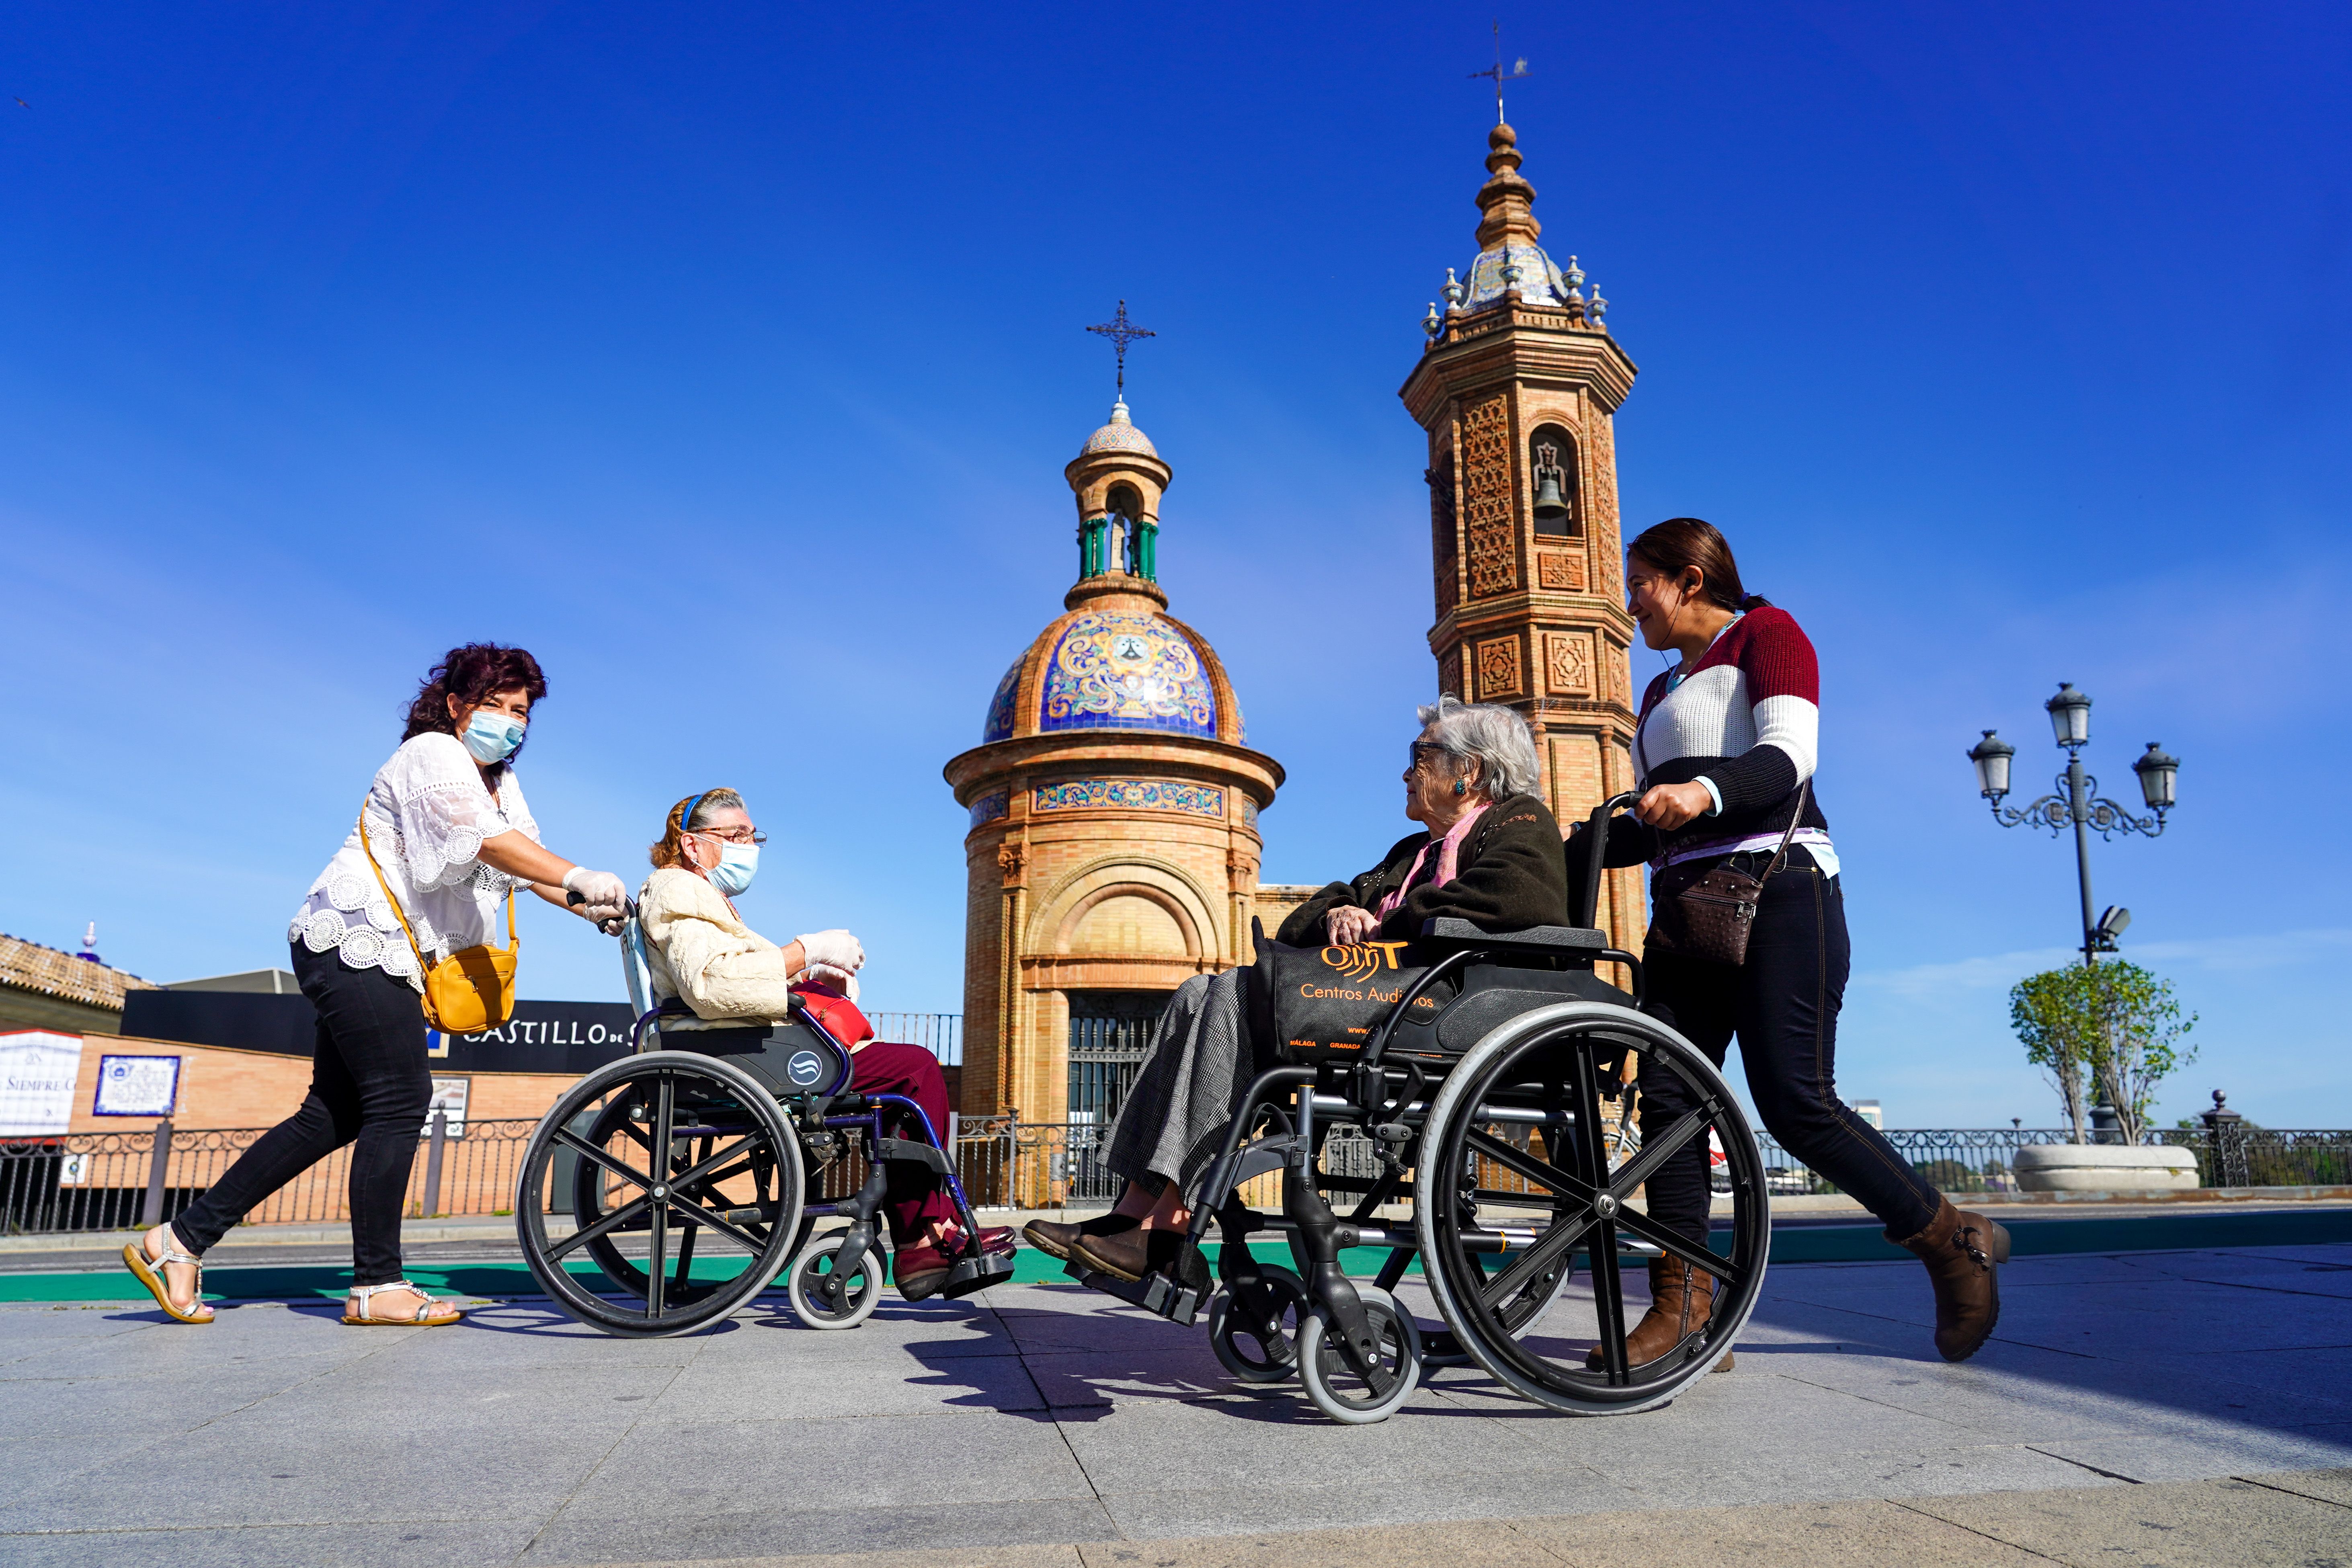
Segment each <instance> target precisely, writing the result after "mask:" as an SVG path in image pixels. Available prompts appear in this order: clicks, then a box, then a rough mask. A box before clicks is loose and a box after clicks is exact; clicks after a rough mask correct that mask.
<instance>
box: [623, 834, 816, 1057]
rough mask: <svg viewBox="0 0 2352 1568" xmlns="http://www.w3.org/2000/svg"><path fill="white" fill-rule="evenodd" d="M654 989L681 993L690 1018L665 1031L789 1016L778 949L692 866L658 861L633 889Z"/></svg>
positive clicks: (659, 993) (787, 980) (787, 983)
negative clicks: (665, 864)
mask: <svg viewBox="0 0 2352 1568" xmlns="http://www.w3.org/2000/svg"><path fill="white" fill-rule="evenodd" d="M637 920H638V921H639V922H640V923H641V924H642V925H643V927H644V928H645V933H646V964H647V965H648V966H649V967H650V968H651V969H652V970H653V975H654V995H655V996H656V998H658V999H666V998H668V997H671V996H683V997H685V998H686V1005H688V1006H689V1007H691V1008H693V1009H694V1014H695V1016H693V1017H692V1018H685V1019H679V1020H678V1021H677V1022H676V1023H667V1022H666V1023H664V1024H663V1026H662V1027H663V1028H664V1029H665V1030H669V1029H692V1028H697V1027H701V1028H719V1027H726V1026H741V1025H743V1024H746V1023H752V1022H761V1023H769V1024H780V1023H782V1022H783V1021H784V1020H785V1019H786V1018H788V1017H790V1016H791V1010H792V993H791V985H792V981H793V976H792V975H791V974H790V973H786V971H785V969H784V952H783V949H782V948H780V947H778V946H777V945H776V944H775V943H774V942H770V941H769V940H768V939H767V938H766V937H763V936H761V934H760V933H759V932H758V931H753V930H752V929H751V927H750V926H747V925H745V924H744V923H743V922H742V921H741V920H740V919H739V918H738V917H737V916H736V913H735V911H734V910H732V909H731V908H730V907H729V905H728V902H727V900H726V899H725V897H724V896H722V895H721V894H720V893H719V889H716V888H714V887H712V886H711V885H710V884H709V883H708V882H706V881H704V880H703V879H701V878H699V877H698V876H696V875H695V874H694V873H693V872H691V871H681V870H677V869H676V868H670V867H664V868H662V869H660V870H657V871H656V872H655V873H654V874H653V875H652V876H650V877H647V878H646V885H645V886H644V887H642V888H640V889H637Z"/></svg>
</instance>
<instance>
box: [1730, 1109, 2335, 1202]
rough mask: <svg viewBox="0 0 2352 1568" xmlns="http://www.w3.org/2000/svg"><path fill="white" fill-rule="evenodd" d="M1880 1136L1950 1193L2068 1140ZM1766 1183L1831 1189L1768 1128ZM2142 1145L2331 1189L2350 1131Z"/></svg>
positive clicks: (2010, 1186) (2056, 1133) (1995, 1184)
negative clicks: (2020, 1155)
mask: <svg viewBox="0 0 2352 1568" xmlns="http://www.w3.org/2000/svg"><path fill="white" fill-rule="evenodd" d="M1886 1141H1887V1142H1890V1143H1892V1144H1894V1145H1895V1150H1896V1152H1899V1153H1901V1154H1902V1155H1903V1157H1904V1158H1905V1159H1906V1160H1908V1161H1910V1163H1911V1166H1912V1169H1914V1170H1916V1171H1917V1172H1918V1173H1920V1174H1921V1175H1923V1176H1925V1177H1927V1180H1928V1181H1930V1182H1932V1183H1934V1184H1935V1185H1936V1186H1937V1188H1938V1189H1940V1190H1941V1191H1944V1192H1948V1193H2006V1192H2015V1191H2017V1190H2018V1184H2017V1174H2016V1165H2017V1151H2018V1150H2020V1149H2024V1148H2032V1147H2036V1146H2042V1145H2048V1144H2061V1143H2072V1142H2074V1134H2073V1133H2072V1132H2070V1131H2067V1130H2066V1129H2064V1128H2063V1127H2023V1128H2011V1127H1970V1128H1907V1127H1904V1128H1893V1129H1890V1130H1889V1131H1887V1133H1886ZM1757 1142H1758V1143H1759V1144H1760V1145H1761V1146H1762V1148H1763V1152H1764V1169H1765V1180H1766V1182H1767V1183H1768V1184H1769V1186H1770V1189H1771V1191H1772V1192H1773V1193H1774V1194H1789V1195H1797V1194H1813V1193H1832V1192H1835V1191H1836V1190H1837V1189H1836V1188H1834V1187H1832V1185H1830V1184H1829V1183H1828V1182H1826V1181H1824V1180H1822V1177H1821V1175H1820V1174H1819V1173H1816V1172H1813V1171H1811V1170H1808V1169H1806V1167H1805V1166H1804V1165H1803V1164H1802V1163H1800V1162H1799V1161H1798V1160H1797V1159H1796V1158H1795V1157H1793V1156H1792V1155H1790V1153H1789V1152H1788V1151H1787V1150H1785V1149H1783V1148H1782V1147H1781V1146H1780V1142H1778V1141H1777V1140H1776V1139H1774V1138H1773V1137H1772V1136H1771V1135H1770V1134H1769V1133H1762V1132H1759V1133H1758V1134H1757ZM2143 1142H2146V1143H2147V1144H2150V1145H2156V1146H2170V1147H2173V1148H2179V1149H2187V1150H2189V1151H2190V1152H2192V1153H2194V1154H2195V1155H2196V1156H2197V1183H2198V1185H2200V1186H2202V1187H2329V1186H2343V1185H2347V1184H2352V1131H2345V1130H2342V1129H2309V1130H2285V1131H2283V1130H2279V1129H2274V1128H2268V1127H2256V1128H2247V1127H2242V1126H2235V1125H2225V1126H2224V1127H2223V1129H2222V1130H2221V1133H2220V1135H2219V1136H2218V1138H2217V1137H2216V1135H2215V1134H2214V1133H2213V1132H2212V1131H2209V1130H2207V1129H2205V1128H2201V1127H2196V1128H2179V1127H2173V1128H2165V1129H2163V1130H2161V1131H2152V1132H2150V1133H2149V1134H2148V1135H2147V1138H2146V1139H2145V1140H2143Z"/></svg>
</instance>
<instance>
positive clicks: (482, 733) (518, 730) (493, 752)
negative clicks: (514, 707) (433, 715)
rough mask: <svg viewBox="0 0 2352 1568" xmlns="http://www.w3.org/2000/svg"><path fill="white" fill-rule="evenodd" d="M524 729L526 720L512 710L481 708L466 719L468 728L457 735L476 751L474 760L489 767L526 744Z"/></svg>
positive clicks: (468, 747) (501, 761)
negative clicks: (524, 741) (523, 738)
mask: <svg viewBox="0 0 2352 1568" xmlns="http://www.w3.org/2000/svg"><path fill="white" fill-rule="evenodd" d="M524 730H525V724H524V721H522V720H520V719H518V718H516V717H515V716H514V715H513V714H511V713H501V712H499V710H497V709H495V708H477V709H475V710H474V716H473V717H472V718H471V719H468V720H467V721H466V732H465V733H464V734H462V735H460V736H458V737H457V738H458V739H459V740H461V741H463V742H466V750H467V752H471V753H472V754H473V758H474V761H476V762H478V763H481V764H482V766H484V767H486V768H487V767H488V766H489V765H490V764H491V763H503V762H505V761H506V760H507V759H508V758H509V757H510V756H512V755H514V749H515V748H516V747H517V746H520V745H521V744H522V737H523V732H524Z"/></svg>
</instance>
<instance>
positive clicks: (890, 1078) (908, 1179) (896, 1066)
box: [849, 1040, 956, 1247]
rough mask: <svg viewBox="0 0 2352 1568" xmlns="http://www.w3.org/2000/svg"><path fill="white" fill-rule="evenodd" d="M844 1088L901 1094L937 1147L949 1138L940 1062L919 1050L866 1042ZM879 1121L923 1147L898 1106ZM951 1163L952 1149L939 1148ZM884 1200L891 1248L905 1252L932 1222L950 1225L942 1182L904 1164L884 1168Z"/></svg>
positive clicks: (950, 1207) (951, 1204)
mask: <svg viewBox="0 0 2352 1568" xmlns="http://www.w3.org/2000/svg"><path fill="white" fill-rule="evenodd" d="M849 1063H850V1078H849V1087H850V1088H851V1089H853V1090H854V1091H856V1093H859V1094H897V1095H904V1096H905V1097H906V1098H907V1099H908V1100H913V1101H914V1102H915V1103H916V1104H917V1105H919V1106H921V1107H922V1108H923V1114H924V1115H925V1116H928V1117H929V1118H930V1119H931V1132H932V1134H933V1136H935V1137H937V1138H938V1139H939V1140H940V1142H941V1143H942V1144H944V1143H945V1142H946V1140H947V1135H948V1081H947V1079H946V1077H945V1076H944V1075H942V1074H941V1073H940V1059H939V1058H937V1057H935V1056H933V1055H931V1053H930V1052H929V1051H927V1050H925V1049H923V1047H920V1046H902V1045H898V1044H897V1043H895V1042H893V1041H889V1040H868V1041H867V1042H866V1044H864V1045H862V1046H860V1047H857V1049H856V1051H855V1052H854V1053H852V1054H851V1056H850V1058H849ZM885 1109H886V1110H891V1111H893V1112H895V1114H894V1115H891V1116H886V1117H885V1118H884V1122H883V1124H884V1126H885V1127H886V1128H888V1129H890V1131H892V1132H893V1133H894V1135H895V1136H898V1137H900V1138H910V1139H913V1140H914V1141H916V1142H924V1141H925V1140H924V1138H923V1131H922V1129H921V1128H920V1127H919V1126H917V1125H915V1119H914V1118H913V1117H911V1116H909V1115H908V1114H907V1113H906V1112H905V1111H904V1110H899V1109H898V1107H895V1106H893V1107H886V1108H885ZM941 1152H944V1153H946V1154H947V1155H948V1157H949V1158H950V1159H953V1158H954V1157H955V1151H954V1150H952V1149H944V1148H943V1149H942V1151H941ZM885 1174H886V1175H887V1178H888V1181H889V1195H888V1198H887V1201H886V1202H885V1203H884V1205H883V1212H884V1217H885V1218H887V1220H888V1221H889V1225H890V1245H891V1246H893V1247H905V1246H908V1245H909V1244H910V1243H912V1242H914V1241H916V1240H918V1239H919V1238H920V1237H922V1236H923V1235H924V1233H925V1232H926V1231H928V1230H929V1228H930V1226H931V1225H932V1224H933V1222H935V1221H936V1222H938V1223H940V1224H949V1223H952V1222H953V1221H954V1219H955V1217H956V1211H955V1200H954V1199H953V1198H952V1197H950V1196H949V1195H948V1188H947V1181H946V1178H944V1177H942V1176H940V1175H938V1174H936V1173H933V1172H931V1171H929V1170H928V1169H926V1168H925V1167H923V1166H921V1165H918V1164H916V1163H913V1162H912V1161H909V1160H893V1161H891V1162H889V1163H888V1164H887V1166H886V1167H885Z"/></svg>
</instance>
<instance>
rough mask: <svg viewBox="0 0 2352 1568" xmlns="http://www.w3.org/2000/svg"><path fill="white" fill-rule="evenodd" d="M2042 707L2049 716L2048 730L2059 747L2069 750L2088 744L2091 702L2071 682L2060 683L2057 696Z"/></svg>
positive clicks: (2063, 681)
mask: <svg viewBox="0 0 2352 1568" xmlns="http://www.w3.org/2000/svg"><path fill="white" fill-rule="evenodd" d="M2042 708H2043V710H2045V711H2047V712H2048V713H2049V715H2050V728H2051V731H2052V732H2053V733H2054V734H2055V735H2056V736H2057V737H2058V743H2059V744H2060V745H2062V746H2064V747H2067V748H2068V749H2070V750H2071V749H2072V748H2074V747H2076V746H2080V745H2084V744H2087V743H2088V742H2089V741H2090V739H2091V700H2090V699H2089V698H2088V697H2086V696H2084V694H2083V693H2081V692H2079V691H2077V690H2075V689H2074V682H2073V681H2071V680H2062V681H2060V682H2059V683H2058V695H2057V696H2055V697H2053V698H2052V699H2051V700H2049V701H2047V702H2044V703H2043V704H2042Z"/></svg>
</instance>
